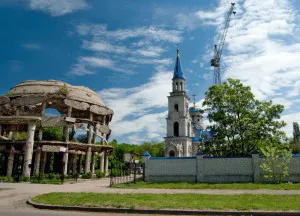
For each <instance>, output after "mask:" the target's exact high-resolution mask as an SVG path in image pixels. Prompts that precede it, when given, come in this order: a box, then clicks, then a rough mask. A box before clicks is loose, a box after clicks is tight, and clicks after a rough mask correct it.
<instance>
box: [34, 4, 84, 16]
mask: <svg viewBox="0 0 300 216" xmlns="http://www.w3.org/2000/svg"><path fill="white" fill-rule="evenodd" d="M29 7H30V8H31V9H32V10H40V11H43V12H46V13H50V14H51V15H52V16H63V15H65V14H68V13H72V12H74V11H77V10H81V9H84V8H86V7H87V3H86V2H85V1H84V0H30V1H29Z"/></svg>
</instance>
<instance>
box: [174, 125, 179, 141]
mask: <svg viewBox="0 0 300 216" xmlns="http://www.w3.org/2000/svg"><path fill="white" fill-rule="evenodd" d="M174 136H176V137H178V136H179V124H178V122H175V123H174Z"/></svg>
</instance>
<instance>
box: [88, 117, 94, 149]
mask: <svg viewBox="0 0 300 216" xmlns="http://www.w3.org/2000/svg"><path fill="white" fill-rule="evenodd" d="M90 121H93V113H92V112H90ZM88 129H89V132H88V144H91V143H92V139H93V133H92V132H93V125H92V124H91V123H89V125H88Z"/></svg>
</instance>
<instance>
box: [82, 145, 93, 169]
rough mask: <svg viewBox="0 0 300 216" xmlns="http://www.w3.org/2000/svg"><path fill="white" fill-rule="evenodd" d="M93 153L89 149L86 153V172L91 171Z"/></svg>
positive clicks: (89, 148)
mask: <svg viewBox="0 0 300 216" xmlns="http://www.w3.org/2000/svg"><path fill="white" fill-rule="evenodd" d="M91 151H92V148H91V147H88V150H87V151H86V155H85V170H84V172H86V173H87V172H90V171H91Z"/></svg>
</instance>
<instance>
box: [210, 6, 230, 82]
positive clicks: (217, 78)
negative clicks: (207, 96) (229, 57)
mask: <svg viewBox="0 0 300 216" xmlns="http://www.w3.org/2000/svg"><path fill="white" fill-rule="evenodd" d="M234 5H235V3H231V6H230V9H229V11H228V13H227V16H226V21H225V28H224V30H223V34H222V35H221V37H220V40H219V43H218V45H217V44H215V49H214V58H213V59H211V60H210V64H211V66H213V67H214V84H216V85H220V84H221V74H220V60H221V55H222V51H223V47H224V43H225V39H226V35H227V31H228V27H229V22H230V18H231V15H232V14H233V15H235V13H236V12H235V11H234Z"/></svg>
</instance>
